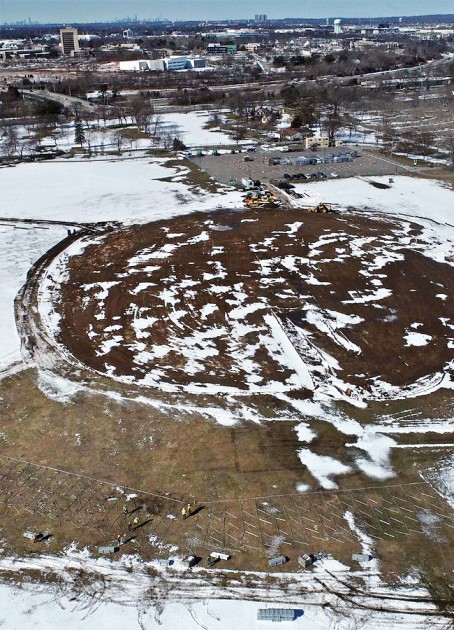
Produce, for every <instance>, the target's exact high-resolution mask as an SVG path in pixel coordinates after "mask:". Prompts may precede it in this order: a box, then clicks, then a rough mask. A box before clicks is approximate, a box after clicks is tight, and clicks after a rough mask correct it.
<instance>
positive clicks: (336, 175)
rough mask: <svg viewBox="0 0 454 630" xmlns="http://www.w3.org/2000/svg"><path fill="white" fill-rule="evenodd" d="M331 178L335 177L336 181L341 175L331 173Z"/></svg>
mask: <svg viewBox="0 0 454 630" xmlns="http://www.w3.org/2000/svg"><path fill="white" fill-rule="evenodd" d="M330 175H331V177H333V178H334V179H338V177H339V173H330Z"/></svg>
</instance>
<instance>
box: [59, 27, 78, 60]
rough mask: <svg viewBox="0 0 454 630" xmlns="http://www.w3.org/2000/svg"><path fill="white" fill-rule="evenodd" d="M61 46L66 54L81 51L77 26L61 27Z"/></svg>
mask: <svg viewBox="0 0 454 630" xmlns="http://www.w3.org/2000/svg"><path fill="white" fill-rule="evenodd" d="M60 46H61V49H62V51H63V54H64V55H71V54H72V53H75V52H79V51H80V48H79V39H78V32H77V28H62V29H60Z"/></svg>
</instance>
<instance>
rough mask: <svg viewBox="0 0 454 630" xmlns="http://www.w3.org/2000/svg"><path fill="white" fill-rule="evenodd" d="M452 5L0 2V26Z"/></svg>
mask: <svg viewBox="0 0 454 630" xmlns="http://www.w3.org/2000/svg"><path fill="white" fill-rule="evenodd" d="M453 12H454V11H453V2H452V0H432V1H430V0H406V1H400V0H375V2H374V3H371V5H369V6H366V5H365V3H364V1H363V0H319V2H317V3H315V5H314V3H311V2H305V1H304V0H287V1H286V2H281V3H279V4H278V5H277V4H276V3H275V2H274V0H249V2H248V3H247V4H246V3H245V2H244V1H243V0H230V2H229V3H228V4H227V3H225V2H223V0H193V1H192V2H190V3H188V2H187V1H186V0H168V1H167V2H166V3H165V4H158V3H155V2H150V0H129V2H125V1H124V0H0V22H1V23H4V22H15V21H19V20H28V19H29V18H30V20H32V21H34V22H35V21H37V22H42V23H53V22H54V23H60V22H61V23H64V22H73V23H83V22H102V21H113V20H116V19H122V18H126V17H131V18H134V17H135V16H136V15H137V18H138V19H147V20H148V19H150V20H153V19H159V18H160V19H169V20H224V19H241V20H244V19H253V18H254V15H255V14H256V13H262V14H263V13H265V14H267V15H268V18H269V19H279V18H311V19H314V18H321V19H325V18H327V17H331V18H335V17H339V18H342V17H344V18H354V17H356V18H373V17H377V18H378V17H398V16H409V15H434V14H444V15H450V14H453Z"/></svg>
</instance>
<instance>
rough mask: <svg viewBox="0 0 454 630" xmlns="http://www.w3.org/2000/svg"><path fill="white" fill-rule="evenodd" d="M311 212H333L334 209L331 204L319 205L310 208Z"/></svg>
mask: <svg viewBox="0 0 454 630" xmlns="http://www.w3.org/2000/svg"><path fill="white" fill-rule="evenodd" d="M309 212H319V213H322V212H323V213H326V212H333V208H332V206H331V204H330V203H318V204H317V205H316V206H312V207H311V208H309Z"/></svg>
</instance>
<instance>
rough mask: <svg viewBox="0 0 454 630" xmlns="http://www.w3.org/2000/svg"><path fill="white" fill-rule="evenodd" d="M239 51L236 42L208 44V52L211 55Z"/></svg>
mask: <svg viewBox="0 0 454 630" xmlns="http://www.w3.org/2000/svg"><path fill="white" fill-rule="evenodd" d="M236 51H237V47H236V45H235V44H225V45H224V44H219V43H218V42H215V43H212V44H207V47H206V52H207V53H208V54H209V55H234V54H235V53H236Z"/></svg>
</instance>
